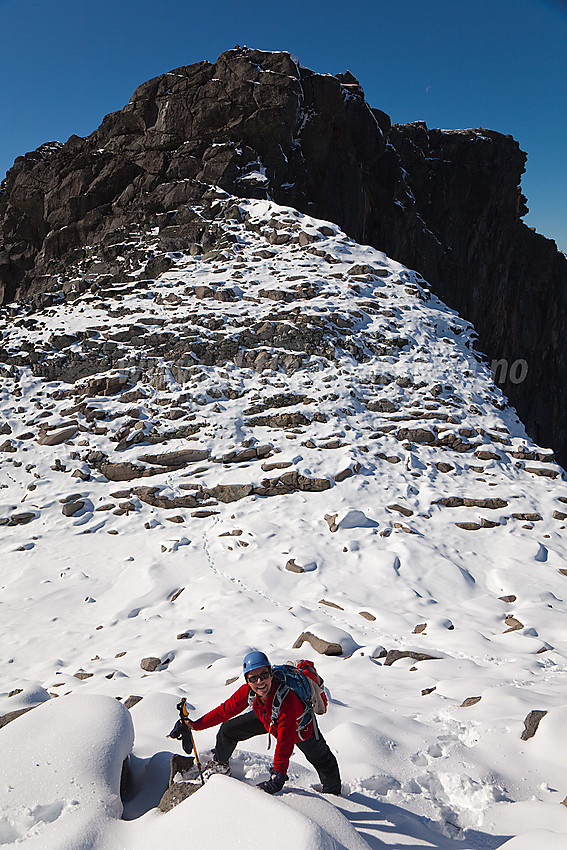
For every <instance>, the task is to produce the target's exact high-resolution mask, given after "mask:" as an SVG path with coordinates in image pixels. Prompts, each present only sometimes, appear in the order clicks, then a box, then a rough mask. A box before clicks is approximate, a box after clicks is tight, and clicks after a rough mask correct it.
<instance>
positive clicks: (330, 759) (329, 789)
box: [215, 711, 341, 794]
mask: <svg viewBox="0 0 567 850" xmlns="http://www.w3.org/2000/svg"><path fill="white" fill-rule="evenodd" d="M266 734H267V733H266V729H265V728H264V725H263V724H262V723H261V722H260V721H259V720H258V718H257V717H256V715H255V714H254V712H253V711H247V712H246V714H240V715H239V716H238V717H233V718H232V720H225V722H224V723H222V724H221V726H220V729H219V731H218V733H217V741H216V745H215V758H216V759H217V760H218V761H222V762H228V760H229V759H230V757H231V755H232V754H233V752H234V749H235V747H236V745H237V744H238V743H239V742H240V741H246V740H248V738H255V737H256V736H257V735H266ZM296 747H299V749H300V750H301V752H302V753H303V755H304V756H305V758H306V759H307V761H308V762H309V763H310V764H312V765H313V767H314V768H315V770H316V771H317V774H318V776H319V779H320V780H321V785H322V786H323V791H324V792H325V793H326V794H340V793H341V776H340V773H339V765H338V763H337V760H336V758H335V756H334V755H333V753H332V752H331V750H330V749H329V745H328V744H327V742H326V741H325V739H324V738H323V736H322V735H321V732H319V733H318V737H315V734H313V735H311V737H310V738H308V739H307V740H306V741H299V742H298V743H297V744H296Z"/></svg>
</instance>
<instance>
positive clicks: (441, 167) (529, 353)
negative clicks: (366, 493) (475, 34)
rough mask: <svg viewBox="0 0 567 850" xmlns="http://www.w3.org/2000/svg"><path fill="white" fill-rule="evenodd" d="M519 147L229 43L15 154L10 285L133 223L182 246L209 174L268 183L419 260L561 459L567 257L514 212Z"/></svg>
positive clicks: (566, 440)
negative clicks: (82, 126)
mask: <svg viewBox="0 0 567 850" xmlns="http://www.w3.org/2000/svg"><path fill="white" fill-rule="evenodd" d="M524 164H525V154H524V153H523V152H522V151H521V150H520V148H519V145H518V144H517V142H516V141H514V140H513V139H512V138H511V137H510V136H503V135H501V134H500V133H496V132H494V131H490V130H484V129H476V130H474V129H471V130H457V131H445V130H431V129H428V128H427V126H426V125H425V124H424V123H423V122H415V123H412V124H408V125H394V126H391V124H390V120H389V118H388V116H386V115H385V114H384V113H382V112H380V110H379V109H372V108H371V107H370V106H369V105H368V103H367V102H366V100H365V98H364V93H363V90H362V88H361V87H360V85H359V83H358V81H357V80H356V78H355V77H354V76H353V75H352V74H351V73H350V72H348V71H347V72H345V73H342V74H338V75H336V76H331V75H323V74H317V73H314V72H313V71H311V70H309V69H307V68H304V67H303V66H301V65H300V64H299V62H298V61H297V60H296V59H295V58H294V57H293V56H291V55H290V54H289V53H286V52H276V53H273V52H266V51H261V50H251V49H248V48H241V47H236V48H234V49H233V50H229V51H227V52H226V53H223V54H222V55H221V56H220V57H219V58H218V60H217V62H216V63H214V64H211V63H210V62H199V63H196V64H194V65H189V66H184V67H181V68H177V69H175V70H174V71H171V72H169V73H166V74H163V75H161V76H159V77H156V78H155V79H153V80H150V81H148V82H147V83H144V84H142V85H141V86H139V87H138V89H136V91H135V92H134V94H133V96H132V98H131V100H130V102H129V103H128V104H127V105H126V106H125V107H124V108H123V109H122V110H120V111H118V112H115V113H113V114H111V115H108V116H107V117H106V118H105V119H104V120H103V122H102V124H101V126H100V127H99V128H98V129H97V130H95V132H94V133H92V134H91V136H89V137H86V138H79V137H77V136H72V137H71V138H70V139H69V140H68V141H67V142H66V143H65V144H64V145H59V144H58V143H49V144H47V145H43V146H42V147H41V148H39V149H38V151H36V152H34V153H32V154H26V156H24V157H19V158H18V159H17V160H16V162H15V164H14V166H13V168H12V169H10V171H9V172H8V174H7V176H6V179H5V180H4V182H3V183H2V188H1V191H0V217H1V222H2V223H1V228H0V293H1V297H2V300H3V302H4V303H9V302H11V301H12V300H14V299H16V300H21V299H29V298H36V297H37V296H38V295H41V294H42V293H46V292H47V293H51V294H54V293H56V292H57V289H58V287H59V286H60V282H61V279H62V278H65V277H67V278H69V277H70V274H71V276H72V274H73V272H72V266H73V263H76V262H77V261H78V260H80V259H84V257H85V251H86V250H87V249H86V248H85V246H89V248H88V250H91V251H92V250H94V251H95V252H98V254H100V253H106V254H107V255H108V254H109V253H112V251H109V250H108V249H109V246H112V245H118V244H120V243H121V242H122V241H123V239H124V237H125V236H126V235H128V234H130V233H132V232H133V231H137V232H138V233H148V232H151V231H152V230H154V229H155V228H156V227H157V228H158V230H159V232H160V234H161V239H162V243H161V244H162V246H163V247H166V246H167V247H168V248H169V250H172V251H175V250H183V249H184V248H185V246H186V245H187V244H190V243H199V240H200V238H201V233H200V228H201V223H200V222H199V220H198V218H196V217H195V214H194V212H193V210H192V209H191V207H192V205H193V204H194V203H195V202H200V201H202V200H204V199H205V200H206V198H207V195H208V193H210V192H211V191H213V194H214V190H213V189H212V187H215V186H216V187H220V188H221V189H223V190H224V191H226V192H228V193H230V194H231V195H232V196H235V197H240V198H245V197H248V198H257V199H267V198H270V199H272V200H274V201H275V202H277V203H280V204H284V205H289V206H292V207H294V208H296V209H298V210H299V211H302V212H305V213H308V214H311V215H315V216H317V217H319V218H322V219H325V220H330V221H333V222H335V223H337V224H338V225H339V226H340V227H341V228H342V229H343V230H344V231H345V232H346V233H347V234H348V235H349V236H350V237H351V238H354V239H355V240H357V241H359V242H364V243H366V244H370V245H373V246H375V247H377V248H379V249H380V250H384V251H385V252H386V253H387V254H388V255H389V256H392V257H396V258H397V259H398V260H400V261H401V262H403V263H405V264H406V265H408V266H410V267H412V268H415V269H417V270H418V271H419V272H420V273H421V274H422V275H423V276H424V277H425V278H426V279H427V280H429V281H430V283H431V285H432V286H433V288H434V290H435V291H436V292H437V293H438V294H439V295H440V296H441V297H442V298H443V299H445V300H446V301H447V302H448V303H449V304H451V306H453V307H454V308H455V309H457V310H458V311H459V312H460V313H461V314H462V315H463V316H465V317H466V318H468V319H469V320H471V321H472V322H473V323H474V324H475V327H476V328H477V331H478V333H479V340H480V346H481V348H482V349H483V350H484V351H485V352H486V354H487V355H488V357H489V358H492V359H495V360H501V361H503V362H505V363H506V364H507V368H506V369H504V370H503V372H502V374H503V377H502V374H501V375H500V377H501V381H502V384H501V385H502V388H503V389H504V391H505V392H506V393H507V394H508V396H509V397H510V399H511V400H512V402H513V403H514V404H516V406H517V408H518V410H519V412H520V415H521V416H522V418H523V419H524V421H525V423H526V425H527V427H528V429H529V431H530V433H532V435H533V436H534V438H535V439H536V440H538V441H539V442H542V443H544V444H547V445H553V446H554V447H555V448H556V450H557V452H558V456H559V457H560V459H561V460H562V461H563V462H565V457H567V455H566V454H565V452H566V451H567V449H566V448H565V447H566V446H567V431H566V426H565V422H566V421H567V417H566V416H565V410H566V407H567V389H566V387H565V381H564V375H565V371H566V367H567V363H565V358H566V357H567V354H566V353H565V351H564V348H563V346H562V345H560V344H558V343H557V342H556V341H557V340H559V339H562V332H561V327H560V325H561V322H562V318H561V317H562V316H564V315H565V313H566V310H565V307H566V306H567V305H566V304H565V299H566V298H567V295H566V293H567V287H565V278H566V275H567V261H566V259H565V257H564V255H562V254H560V253H559V252H558V251H557V250H556V247H555V245H554V243H552V242H551V241H549V240H546V239H544V238H543V237H541V236H539V235H538V234H535V233H533V232H532V231H531V230H530V229H529V228H527V227H525V226H524V225H523V223H522V221H521V217H522V215H524V214H525V212H526V210H527V207H526V204H525V199H524V198H523V196H522V194H521V191H520V188H519V187H520V181H521V175H522V172H523V169H524ZM209 233H210V230H209ZM105 262H106V263H107V264H108V266H109V269H108V274H110V275H118V276H120V274H121V269H120V268H118V267H117V266H116V264H114V265H113V260H112V258H107V259H106V260H105ZM68 270H71V272H68ZM86 280H88V278H87V279H86ZM81 285H83V284H81ZM487 304H488V305H489V306H490V309H486V307H487ZM519 361H522V362H525V363H526V365H527V371H526V375H525V376H524V377H523V380H522V381H521V382H516V381H515V380H513V379H512V378H513V377H514V375H513V372H512V370H511V369H510V368H509V367H510V366H511V365H512V364H514V363H516V362H519ZM510 375H512V378H511V377H510Z"/></svg>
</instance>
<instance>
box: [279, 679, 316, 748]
mask: <svg viewBox="0 0 567 850" xmlns="http://www.w3.org/2000/svg"><path fill="white" fill-rule="evenodd" d="M291 690H292V688H290V687H289V685H288V684H287V683H286V682H280V684H279V685H278V688H277V690H276V692H275V694H274V698H273V700H272V713H271V715H270V727H272V726H274V725H275V724H276V723H277V721H278V717H279V714H280V709H281V707H282V703H283V701H284V699H285V698H286V696H287V695H288V694H289V692H290V691H291ZM298 699H299V697H298ZM301 702H302V701H301ZM302 705H305V704H304V703H303V702H302ZM310 722H312V723H313V731H314V733H315V737H316V738H319V728H318V726H317V723H316V721H315V714H314V713H313V708H312V706H311V705H310V704H309V705H305V708H304V710H303V713H302V714H301V715H300V716H299V717H298V718H297V736H298V738H299V740H300V741H304V740H306V739H305V738H303V736H302V731H303V730H304V729H305V728H306V727H307V726H308V725H309V723H310Z"/></svg>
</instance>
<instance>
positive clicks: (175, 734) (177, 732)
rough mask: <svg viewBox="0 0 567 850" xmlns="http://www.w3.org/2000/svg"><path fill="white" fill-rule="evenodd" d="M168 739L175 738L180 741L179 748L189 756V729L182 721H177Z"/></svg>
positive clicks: (190, 748)
mask: <svg viewBox="0 0 567 850" xmlns="http://www.w3.org/2000/svg"><path fill="white" fill-rule="evenodd" d="M167 737H168V738H177V739H181V746H182V747H183V749H184V751H185V752H186V753H187V755H191V753H192V752H193V744H192V742H191V729H190V728H189V727H188V726H187V725H186V724H185V723H184V722H183V721H182V720H178V721H177V723H176V724H175V726H174V727H173V729H172V730H171V732H170V733H169V735H168V736H167Z"/></svg>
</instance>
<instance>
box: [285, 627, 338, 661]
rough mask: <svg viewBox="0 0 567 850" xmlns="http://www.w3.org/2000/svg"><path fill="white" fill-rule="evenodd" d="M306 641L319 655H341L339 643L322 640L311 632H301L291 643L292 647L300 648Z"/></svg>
mask: <svg viewBox="0 0 567 850" xmlns="http://www.w3.org/2000/svg"><path fill="white" fill-rule="evenodd" d="M305 642H307V643H309V644H310V645H311V646H312V647H313V649H314V650H315V651H316V652H319V653H320V654H321V655H342V654H343V648H342V646H341V645H340V643H331V642H330V641H328V640H323V639H322V638H320V637H317V635H314V634H312V633H311V632H302V633H301V634H300V635H299V637H298V638H297V640H296V641H295V643H294V644H293V648H294V649H301V647H302V646H303V644H304V643H305Z"/></svg>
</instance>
